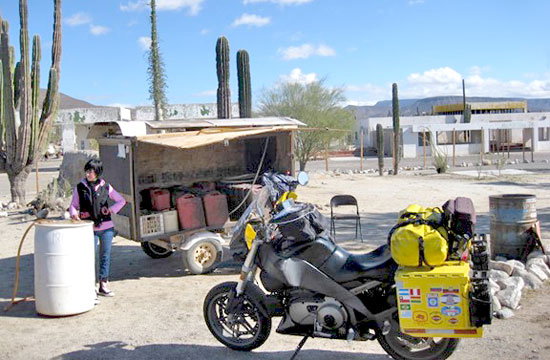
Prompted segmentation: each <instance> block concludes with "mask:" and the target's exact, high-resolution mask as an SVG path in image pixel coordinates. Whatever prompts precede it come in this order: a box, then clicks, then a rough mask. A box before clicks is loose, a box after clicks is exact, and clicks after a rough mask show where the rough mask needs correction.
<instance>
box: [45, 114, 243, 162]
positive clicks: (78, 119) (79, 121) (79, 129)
mask: <svg viewBox="0 0 550 360" xmlns="http://www.w3.org/2000/svg"><path fill="white" fill-rule="evenodd" d="M231 116H232V117H234V118H238V117H239V105H238V104H237V103H235V104H231ZM154 118H155V109H154V107H153V106H139V107H136V108H134V109H128V108H122V107H107V106H103V107H90V108H74V109H63V110H60V111H59V113H58V115H57V119H56V121H55V122H56V124H60V125H61V126H62V127H63V141H62V146H63V151H65V152H66V151H73V150H77V149H78V150H86V149H89V148H90V141H89V140H88V139H86V138H87V135H88V130H89V126H87V125H88V124H93V123H96V122H108V121H121V120H123V121H132V120H139V121H152V120H154ZM215 118H217V105H216V104H215V103H210V104H174V105H169V106H168V120H179V119H215ZM75 125H76V126H75Z"/></svg>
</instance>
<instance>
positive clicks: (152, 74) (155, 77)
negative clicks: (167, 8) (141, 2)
mask: <svg viewBox="0 0 550 360" xmlns="http://www.w3.org/2000/svg"><path fill="white" fill-rule="evenodd" d="M150 6H151V16H150V17H151V46H150V48H149V68H148V69H147V73H148V75H149V81H150V85H149V98H150V99H151V100H153V104H154V105H155V120H157V121H160V120H165V119H166V117H167V109H166V107H167V104H168V100H167V99H166V88H167V87H168V86H167V84H166V74H165V72H164V62H163V61H162V55H161V53H160V50H159V41H158V35H157V5H156V2H155V0H151V2H150Z"/></svg>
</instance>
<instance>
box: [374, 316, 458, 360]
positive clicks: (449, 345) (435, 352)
mask: <svg viewBox="0 0 550 360" xmlns="http://www.w3.org/2000/svg"><path fill="white" fill-rule="evenodd" d="M377 340H378V342H379V343H380V346H382V348H383V349H384V350H385V351H386V352H387V353H388V354H389V355H390V356H391V357H392V358H394V359H396V360H444V359H446V358H448V357H449V356H451V354H452V353H453V352H454V351H455V350H456V347H457V346H458V343H459V340H460V339H452V338H429V337H425V338H420V337H413V336H410V335H407V334H403V333H402V332H401V331H400V330H399V323H397V322H396V321H393V322H392V328H391V330H390V332H389V333H388V334H387V335H382V334H381V333H379V334H378V339H377Z"/></svg>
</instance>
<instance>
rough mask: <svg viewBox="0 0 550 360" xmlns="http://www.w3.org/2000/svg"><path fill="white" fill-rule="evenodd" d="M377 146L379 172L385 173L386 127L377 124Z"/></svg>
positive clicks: (380, 173)
mask: <svg viewBox="0 0 550 360" xmlns="http://www.w3.org/2000/svg"><path fill="white" fill-rule="evenodd" d="M376 148H377V150H378V174H379V175H380V176H382V175H384V129H383V128H382V124H376Z"/></svg>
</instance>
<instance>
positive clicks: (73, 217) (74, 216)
mask: <svg viewBox="0 0 550 360" xmlns="http://www.w3.org/2000/svg"><path fill="white" fill-rule="evenodd" d="M71 219H73V220H80V216H78V214H74V215H72V216H71Z"/></svg>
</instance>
